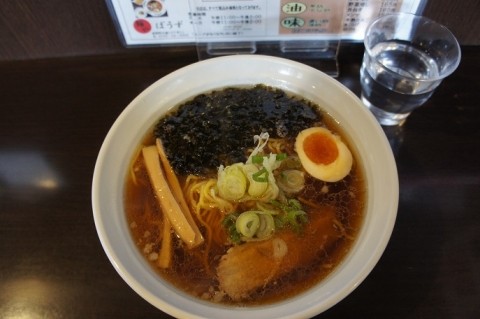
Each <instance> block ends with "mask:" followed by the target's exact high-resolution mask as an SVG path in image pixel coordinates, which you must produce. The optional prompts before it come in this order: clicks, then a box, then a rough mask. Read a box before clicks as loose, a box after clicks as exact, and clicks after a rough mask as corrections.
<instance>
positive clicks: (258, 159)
mask: <svg viewBox="0 0 480 319" xmlns="http://www.w3.org/2000/svg"><path fill="white" fill-rule="evenodd" d="M252 163H253V164H262V163H263V156H262V155H254V156H252Z"/></svg>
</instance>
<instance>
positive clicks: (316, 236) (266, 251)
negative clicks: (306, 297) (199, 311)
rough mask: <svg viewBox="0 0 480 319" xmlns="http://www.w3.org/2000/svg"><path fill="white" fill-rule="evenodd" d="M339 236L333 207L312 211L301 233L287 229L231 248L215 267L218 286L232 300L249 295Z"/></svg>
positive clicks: (310, 256) (316, 253)
mask: <svg viewBox="0 0 480 319" xmlns="http://www.w3.org/2000/svg"><path fill="white" fill-rule="evenodd" d="M340 237H342V232H341V231H340V230H339V229H338V228H337V227H336V226H335V213H334V209H333V208H330V207H325V208H324V209H322V210H319V211H316V212H312V213H310V215H309V222H308V224H307V225H306V226H305V229H304V231H303V233H302V234H301V235H297V234H295V233H294V232H292V231H290V230H286V231H283V232H282V233H279V234H278V235H276V236H275V237H273V238H271V239H268V240H264V241H257V242H249V243H245V244H242V245H238V246H234V247H232V248H230V249H229V250H228V251H227V253H226V254H225V255H223V256H222V258H221V259H220V263H219V265H218V267H217V276H218V280H219V283H220V289H221V290H222V291H224V292H225V293H226V294H227V295H228V296H230V297H231V298H232V299H233V300H235V301H239V300H242V299H245V298H248V297H249V295H250V294H251V293H253V292H255V291H256V290H258V289H259V288H262V287H265V286H266V285H267V284H269V283H270V282H272V281H274V280H276V279H278V278H279V277H281V276H283V275H285V274H287V273H289V272H291V271H292V270H294V269H295V268H297V267H301V266H304V265H307V264H309V263H310V262H312V261H313V260H314V259H315V258H316V257H317V256H318V254H319V253H321V252H322V251H323V250H324V249H327V248H328V247H329V246H330V245H332V244H333V243H334V242H335V241H336V240H338V239H339V238H340Z"/></svg>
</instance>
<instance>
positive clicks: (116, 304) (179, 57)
mask: <svg viewBox="0 0 480 319" xmlns="http://www.w3.org/2000/svg"><path fill="white" fill-rule="evenodd" d="M462 49H463V57H462V63H461V65H460V67H459V69H458V70H457V71H456V72H455V73H454V74H453V75H452V76H450V77H449V78H447V79H446V80H445V81H444V82H443V83H442V84H441V86H440V87H439V88H438V89H437V91H436V92H435V94H434V95H433V97H432V98H431V99H430V100H429V102H427V104H426V105H425V106H423V107H422V108H421V109H419V110H417V111H415V112H414V113H413V114H412V115H411V117H410V118H409V119H408V120H407V122H406V124H405V125H404V126H403V127H402V128H394V129H391V128H390V129H388V130H387V134H388V136H389V138H390V141H391V144H392V147H393V150H394V154H395V157H396V161H397V165H398V172H399V179H400V203H399V210H398V217H397V222H396V225H395V229H394V231H393V235H392V238H391V240H390V243H389V245H388V247H387V249H386V251H385V253H384V255H383V256H382V258H381V259H380V261H379V263H378V264H377V266H376V267H375V269H374V270H373V271H372V272H371V274H370V275H369V276H368V277H367V278H366V280H365V281H364V282H363V283H362V284H361V285H360V286H359V287H358V288H357V289H356V290H355V291H354V292H353V293H352V294H350V295H349V296H348V297H346V298H345V299H344V300H343V301H341V302H340V303H339V304H337V305H336V306H334V307H333V308H331V309H330V310H328V311H326V312H325V313H323V314H322V315H320V316H318V317H319V318H480V306H479V300H480V81H479V74H480V68H479V67H480V47H463V48H462ZM158 52H159V50H154V51H152V50H143V49H142V50H132V51H131V53H128V54H125V55H117V56H91V57H76V58H66V59H47V60H40V61H16V62H3V63H0V75H1V77H0V318H8V319H19V318H22V319H23V318H47V319H48V318H82V319H84V318H170V317H169V316H168V315H167V314H165V313H162V312H161V311H160V310H157V309H156V308H154V307H153V306H151V305H150V304H148V303H147V302H146V301H144V300H143V299H142V298H141V297H140V296H138V295H137V294H136V293H135V292H134V291H133V290H132V289H130V288H129V287H128V285H127V284H126V283H124V281H123V280H122V279H121V278H120V276H119V275H118V274H117V273H116V271H115V270H114V268H113V267H112V265H111V264H110V262H109V261H108V259H107V257H106V255H105V253H104V251H103V249H102V247H101V245H100V242H99V240H98V237H97V234H96V231H95V225H94V222H93V215H92V208H91V201H90V195H91V182H92V174H93V168H94V164H95V160H96V156H97V154H98V151H99V149H100V146H101V143H102V141H103V139H104V137H105V135H106V134H107V131H108V130H109V128H110V126H111V125H112V123H113V122H114V120H115V119H116V117H117V116H118V115H119V114H120V112H121V111H122V110H123V108H124V107H125V106H126V105H127V104H128V103H129V102H130V101H131V100H132V99H133V98H134V97H135V96H136V95H138V94H139V93H140V92H141V91H142V90H143V89H145V88H146V87H147V86H149V85H150V84H152V83H153V82H154V81H155V80H157V79H159V78H160V77H162V76H164V75H166V74H168V73H170V72H172V71H174V70H176V69H178V68H180V67H182V66H185V65H187V64H190V63H193V62H195V61H197V56H196V53H195V49H194V48H189V47H183V48H169V49H165V50H164V51H161V53H158ZM361 56H362V48H361V47H358V46H354V47H344V48H343V47H342V48H341V50H340V76H339V77H338V80H339V81H341V82H342V83H343V84H345V85H346V86H347V87H349V88H350V89H352V90H353V91H354V92H355V93H356V94H359V66H360V61H361Z"/></svg>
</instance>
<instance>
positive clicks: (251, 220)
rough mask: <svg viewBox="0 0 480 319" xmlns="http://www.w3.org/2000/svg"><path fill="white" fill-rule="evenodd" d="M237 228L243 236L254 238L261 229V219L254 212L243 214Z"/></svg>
mask: <svg viewBox="0 0 480 319" xmlns="http://www.w3.org/2000/svg"><path fill="white" fill-rule="evenodd" d="M235 227H236V228H237V231H238V232H239V233H240V234H242V235H243V236H245V237H247V238H252V237H253V236H254V235H255V233H256V232H257V230H258V228H259V227H260V217H258V214H257V213H256V212H254V211H246V212H243V213H241V214H240V216H238V218H237V220H236V222H235Z"/></svg>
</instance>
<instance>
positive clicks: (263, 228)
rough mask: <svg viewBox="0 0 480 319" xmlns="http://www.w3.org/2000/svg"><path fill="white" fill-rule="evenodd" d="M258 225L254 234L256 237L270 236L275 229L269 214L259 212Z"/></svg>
mask: <svg viewBox="0 0 480 319" xmlns="http://www.w3.org/2000/svg"><path fill="white" fill-rule="evenodd" d="M259 217H260V226H259V227H258V230H257V233H256V236H257V238H258V239H265V238H268V237H270V236H271V235H272V234H273V232H274V231H275V221H274V219H273V216H272V215H270V214H259Z"/></svg>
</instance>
